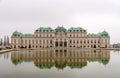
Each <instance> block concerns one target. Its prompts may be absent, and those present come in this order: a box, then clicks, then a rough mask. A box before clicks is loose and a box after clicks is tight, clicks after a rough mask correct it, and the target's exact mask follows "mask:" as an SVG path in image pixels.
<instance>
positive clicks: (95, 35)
mask: <svg viewBox="0 0 120 78" xmlns="http://www.w3.org/2000/svg"><path fill="white" fill-rule="evenodd" d="M100 36H101V35H99V34H94V33H92V34H88V37H100Z"/></svg>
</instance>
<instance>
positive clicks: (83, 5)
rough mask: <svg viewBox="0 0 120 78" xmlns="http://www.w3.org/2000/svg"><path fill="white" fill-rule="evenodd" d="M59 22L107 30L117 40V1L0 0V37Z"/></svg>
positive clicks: (119, 24) (94, 30) (119, 18)
mask: <svg viewBox="0 0 120 78" xmlns="http://www.w3.org/2000/svg"><path fill="white" fill-rule="evenodd" d="M58 25H63V26H64V27H66V28H69V27H82V28H84V29H86V30H87V32H88V33H98V32H101V31H103V30H106V31H108V32H109V34H110V36H111V43H117V42H120V36H119V34H120V0H0V37H2V36H3V35H9V36H10V35H11V34H12V33H13V32H14V31H15V30H18V31H21V32H23V33H33V32H34V30H35V29H37V28H39V27H41V26H46V27H48V26H50V27H52V28H56V27H57V26H58Z"/></svg>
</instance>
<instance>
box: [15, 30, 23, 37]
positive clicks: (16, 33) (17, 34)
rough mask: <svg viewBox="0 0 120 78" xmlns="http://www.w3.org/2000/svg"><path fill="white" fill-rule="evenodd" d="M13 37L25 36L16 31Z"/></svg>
mask: <svg viewBox="0 0 120 78" xmlns="http://www.w3.org/2000/svg"><path fill="white" fill-rule="evenodd" d="M13 36H23V34H22V33H21V32H18V31H17V30H16V31H15V32H13Z"/></svg>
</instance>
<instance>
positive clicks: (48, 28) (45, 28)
mask: <svg viewBox="0 0 120 78" xmlns="http://www.w3.org/2000/svg"><path fill="white" fill-rule="evenodd" d="M52 30H53V29H52V28H51V27H40V28H38V29H37V30H36V31H52Z"/></svg>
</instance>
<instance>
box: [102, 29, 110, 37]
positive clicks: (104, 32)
mask: <svg viewBox="0 0 120 78" xmlns="http://www.w3.org/2000/svg"><path fill="white" fill-rule="evenodd" d="M101 36H109V34H108V32H107V31H105V30H104V31H103V32H102V33H101Z"/></svg>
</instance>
